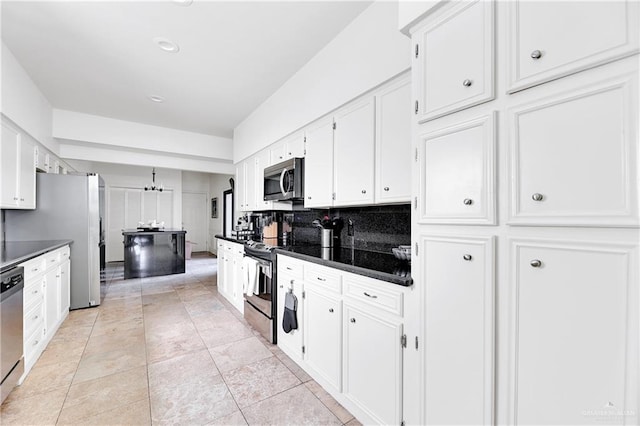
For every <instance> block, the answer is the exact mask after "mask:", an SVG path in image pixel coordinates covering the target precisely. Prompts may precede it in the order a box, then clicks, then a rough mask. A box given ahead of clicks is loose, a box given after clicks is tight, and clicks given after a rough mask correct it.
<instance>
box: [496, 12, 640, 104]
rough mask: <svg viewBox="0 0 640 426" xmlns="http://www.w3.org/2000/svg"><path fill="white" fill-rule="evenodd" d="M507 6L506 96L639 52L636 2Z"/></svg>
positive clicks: (639, 38)
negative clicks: (507, 82) (507, 81)
mask: <svg viewBox="0 0 640 426" xmlns="http://www.w3.org/2000/svg"><path fill="white" fill-rule="evenodd" d="M506 6H507V8H508V11H509V23H508V29H509V35H508V37H507V40H509V42H510V44H509V50H508V54H509V58H508V62H509V68H508V70H509V77H508V78H509V92H510V93H512V92H515V91H517V90H522V89H525V88H527V87H531V86H533V85H536V84H540V83H544V82H546V81H549V80H553V79H556V78H559V77H563V76H565V75H568V74H572V73H575V72H578V71H581V70H584V69H587V68H591V67H594V66H596V65H601V64H603V63H606V62H610V61H613V60H616V59H619V58H622V57H624V56H628V55H630V54H633V53H637V52H638V45H639V40H640V35H639V33H638V27H639V26H640V25H639V24H638V23H639V22H640V15H639V13H638V10H639V7H638V2H637V1H589V2H572V1H562V2H551V1H539V2H538V1H522V0H515V1H510V2H507V3H506ZM568 22H570V23H571V30H570V31H569V30H567V23H568Z"/></svg>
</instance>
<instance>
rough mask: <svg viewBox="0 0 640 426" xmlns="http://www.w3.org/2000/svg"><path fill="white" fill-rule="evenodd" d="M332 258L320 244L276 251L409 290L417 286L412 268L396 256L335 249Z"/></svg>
mask: <svg viewBox="0 0 640 426" xmlns="http://www.w3.org/2000/svg"><path fill="white" fill-rule="evenodd" d="M330 250H331V251H332V252H333V253H332V255H331V259H324V258H323V256H322V255H323V249H322V248H321V247H320V246H319V245H306V246H291V247H287V248H279V249H276V253H278V254H283V255H286V256H291V257H295V258H297V259H300V260H306V261H308V262H313V263H318V264H320V265H324V266H328V267H330V268H336V269H341V270H343V271H347V272H352V273H354V274H358V275H364V276H366V277H370V278H375V279H378V280H382V281H387V282H390V283H392V284H398V285H401V286H405V287H409V286H411V285H412V284H413V279H412V278H411V265H410V264H408V263H407V262H403V261H400V260H398V259H396V257H395V256H394V255H393V254H392V253H379V252H374V251H366V250H355V249H354V250H352V249H350V248H333V249H330Z"/></svg>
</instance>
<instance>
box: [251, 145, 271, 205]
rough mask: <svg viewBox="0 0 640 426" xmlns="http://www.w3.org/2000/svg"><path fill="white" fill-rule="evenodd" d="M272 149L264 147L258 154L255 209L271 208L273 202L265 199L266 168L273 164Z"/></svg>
mask: <svg viewBox="0 0 640 426" xmlns="http://www.w3.org/2000/svg"><path fill="white" fill-rule="evenodd" d="M270 155H271V153H270V150H268V149H263V150H262V151H260V152H259V153H258V154H256V156H255V158H256V172H255V173H256V208H255V210H258V211H259V210H271V208H272V206H273V202H271V201H265V200H264V169H265V168H267V167H269V165H270V164H271V162H270V160H269V158H270V157H269V156H270Z"/></svg>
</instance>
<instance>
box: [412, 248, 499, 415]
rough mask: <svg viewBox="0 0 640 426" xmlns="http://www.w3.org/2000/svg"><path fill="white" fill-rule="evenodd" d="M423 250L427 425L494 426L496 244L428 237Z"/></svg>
mask: <svg viewBox="0 0 640 426" xmlns="http://www.w3.org/2000/svg"><path fill="white" fill-rule="evenodd" d="M421 245H422V247H421V248H424V261H423V262H422V263H421V267H422V268H423V273H422V281H423V282H424V283H425V292H424V296H423V297H424V314H425V323H424V330H425V342H427V343H426V344H425V348H424V364H425V369H424V371H425V377H424V384H425V395H424V403H423V405H424V406H425V407H427V409H426V410H425V415H426V418H425V424H430V425H437V424H469V425H471V424H473V425H481V424H485V425H490V424H493V405H494V401H493V374H494V369H493V359H494V346H493V345H494V344H493V309H494V303H493V288H494V286H493V279H494V266H493V240H492V239H491V238H459V237H456V238H453V237H451V238H450V237H436V236H425V237H422V238H421ZM421 251H422V250H421ZM460 407H464V409H460Z"/></svg>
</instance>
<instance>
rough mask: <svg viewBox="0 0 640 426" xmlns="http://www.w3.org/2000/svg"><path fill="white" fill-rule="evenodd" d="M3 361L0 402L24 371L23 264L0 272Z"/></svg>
mask: <svg viewBox="0 0 640 426" xmlns="http://www.w3.org/2000/svg"><path fill="white" fill-rule="evenodd" d="M0 285H1V290H2V292H1V293H0V333H1V335H2V337H1V338H0V339H1V341H0V360H1V363H2V373H1V374H2V382H1V383H0V398H1V400H0V403H1V402H2V401H4V400H5V398H6V397H7V396H8V395H9V393H10V392H11V390H12V389H13V387H14V386H15V385H16V383H18V380H20V377H22V374H23V373H24V357H23V351H22V347H23V338H22V328H23V321H22V317H23V310H22V303H23V294H24V274H23V268H22V267H15V268H12V269H9V270H8V271H5V272H2V274H0Z"/></svg>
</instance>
